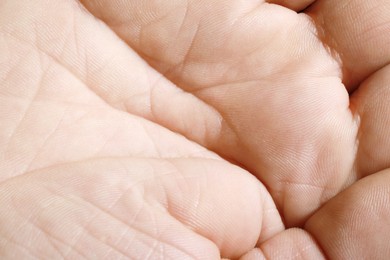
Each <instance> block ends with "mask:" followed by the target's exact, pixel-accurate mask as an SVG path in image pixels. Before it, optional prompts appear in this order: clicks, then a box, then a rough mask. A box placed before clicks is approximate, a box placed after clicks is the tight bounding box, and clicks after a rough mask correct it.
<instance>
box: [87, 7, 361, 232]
mask: <svg viewBox="0 0 390 260" xmlns="http://www.w3.org/2000/svg"><path fill="white" fill-rule="evenodd" d="M82 2H83V3H84V4H85V6H86V7H87V8H88V9H89V10H90V11H91V12H92V13H93V14H95V15H96V16H97V17H99V18H101V19H103V20H104V21H105V22H106V23H107V24H108V25H109V26H110V27H111V28H113V30H115V31H116V32H117V34H118V35H120V36H121V37H122V38H123V39H124V40H125V41H126V42H127V43H128V44H129V45H130V46H132V47H133V48H134V49H135V50H136V51H137V52H139V53H140V55H142V56H143V57H144V58H145V59H146V60H147V61H148V62H149V63H150V64H151V65H153V66H154V67H155V68H157V69H158V70H159V71H160V72H161V73H163V74H164V75H166V76H167V77H169V78H170V79H171V80H172V81H174V82H175V83H176V84H177V85H179V86H181V87H182V88H183V89H184V90H186V91H188V92H190V93H194V94H195V95H196V96H197V97H199V98H200V99H202V100H204V101H205V102H206V103H208V104H209V105H210V106H212V107H214V108H215V109H216V110H217V111H218V113H219V114H220V115H221V117H222V119H221V121H220V123H221V125H220V128H219V129H218V130H219V132H218V133H217V134H216V135H214V136H213V137H212V138H210V139H207V140H206V139H193V140H195V141H196V142H198V143H200V144H202V145H205V146H207V147H208V148H209V149H212V150H215V151H217V152H218V153H219V154H221V155H223V156H225V157H226V158H229V159H231V160H232V161H235V162H238V163H240V164H241V165H244V166H245V167H247V168H248V169H249V170H250V171H251V172H253V173H254V174H256V176H257V177H259V179H260V180H261V181H262V182H264V183H265V184H266V185H267V187H268V188H269V189H270V191H271V193H272V195H273V197H274V198H275V200H276V202H277V204H278V207H279V209H280V211H281V212H282V213H283V216H284V219H285V220H286V223H287V225H288V226H298V225H302V224H303V223H304V221H305V219H306V218H307V217H308V216H310V215H311V214H312V213H313V212H314V211H315V210H316V209H318V208H319V207H320V206H321V205H322V204H323V203H324V202H325V201H327V200H328V199H329V198H331V197H332V196H334V195H335V194H337V193H338V192H339V191H340V190H341V189H343V188H344V186H346V185H348V184H349V182H350V176H351V172H352V167H353V162H354V155H355V148H356V146H355V141H356V132H357V124H356V122H355V119H354V118H353V115H352V114H351V112H350V110H349V96H348V93H347V91H346V89H345V87H344V85H343V84H342V83H341V79H340V77H341V72H340V67H339V64H338V63H337V62H336V61H335V59H334V58H333V57H332V56H331V55H330V54H329V53H328V51H327V50H326V49H325V47H324V45H323V43H322V42H321V41H320V40H319V39H318V38H317V36H316V29H315V27H314V25H313V24H312V22H311V19H310V18H309V17H308V16H306V15H304V14H297V13H296V12H293V11H291V10H289V9H287V8H283V7H281V6H278V5H270V4H264V3H261V4H258V3H257V2H256V1H228V2H226V1H217V0H215V1H213V2H209V5H204V4H203V3H202V2H199V1H189V2H183V1H170V2H169V5H166V3H165V2H164V3H162V2H161V3H157V2H154V1H137V0H129V1H118V2H117V3H115V4H113V2H112V1H106V0H88V1H87V0H86V1H82ZM187 3H188V4H187ZM141 10H144V11H141ZM145 10H146V11H145ZM178 21H180V22H178ZM157 119H158V118H157ZM183 134H185V135H186V136H189V135H190V134H191V133H186V132H183ZM297 161H299V163H297ZM302 205H304V206H302Z"/></svg>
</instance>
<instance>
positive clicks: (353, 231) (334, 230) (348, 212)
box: [305, 170, 390, 259]
mask: <svg viewBox="0 0 390 260" xmlns="http://www.w3.org/2000/svg"><path fill="white" fill-rule="evenodd" d="M389 183H390V172H389V171H388V170H386V171H383V172H381V173H377V174H374V175H371V176H369V177H366V178H364V179H362V180H360V181H359V182H357V183H356V184H354V185H353V186H351V187H350V188H348V189H347V190H346V191H344V192H343V193H341V194H339V195H338V196H337V197H335V198H334V199H332V200H331V201H330V202H329V203H328V204H327V205H326V206H324V207H323V208H322V209H321V210H320V211H318V212H317V213H316V214H315V215H314V216H313V217H312V218H310V220H309V221H308V223H307V224H306V226H305V229H307V230H308V231H309V232H310V233H311V234H312V235H313V236H314V237H315V239H316V240H317V241H318V243H319V245H321V247H322V248H323V250H324V252H325V254H326V255H327V256H328V257H329V258H330V259H356V258H359V259H387V258H389V256H390V244H389V243H388V241H387V240H386V239H383V238H386V237H388V234H389V232H390V229H389V218H390V210H389V206H388V205H389V202H390V196H389V193H390V186H389Z"/></svg>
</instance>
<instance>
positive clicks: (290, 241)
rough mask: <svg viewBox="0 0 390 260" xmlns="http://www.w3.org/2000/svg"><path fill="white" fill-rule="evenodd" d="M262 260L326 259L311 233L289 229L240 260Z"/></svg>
mask: <svg viewBox="0 0 390 260" xmlns="http://www.w3.org/2000/svg"><path fill="white" fill-rule="evenodd" d="M262 259H264V260H265V259H268V260H273V259H326V257H325V256H324V254H323V253H322V250H321V249H320V248H319V246H318V245H317V243H316V242H315V241H314V239H313V238H312V237H311V236H310V234H309V233H307V232H306V231H303V230H301V229H289V230H286V231H283V232H281V233H279V234H278V235H276V236H275V237H273V238H271V239H269V240H268V241H266V242H264V243H263V244H261V245H260V247H259V248H257V249H253V250H251V251H250V252H249V253H247V254H245V255H244V256H243V257H241V258H240V260H262Z"/></svg>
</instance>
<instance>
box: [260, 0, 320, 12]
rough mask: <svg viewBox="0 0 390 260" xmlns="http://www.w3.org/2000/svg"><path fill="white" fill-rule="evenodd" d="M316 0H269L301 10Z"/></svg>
mask: <svg viewBox="0 0 390 260" xmlns="http://www.w3.org/2000/svg"><path fill="white" fill-rule="evenodd" d="M314 1H315V0H292V1H291V0H269V1H267V2H269V3H273V4H278V5H282V6H285V7H287V8H290V9H292V10H294V11H297V12H300V11H302V10H304V9H305V8H307V7H308V6H309V5H311V4H312V3H313V2H314Z"/></svg>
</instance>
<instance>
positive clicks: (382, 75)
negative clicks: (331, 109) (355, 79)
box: [352, 66, 390, 178]
mask: <svg viewBox="0 0 390 260" xmlns="http://www.w3.org/2000/svg"><path fill="white" fill-rule="evenodd" d="M389 73H390V66H387V67H385V68H384V69H382V70H380V71H378V72H377V73H375V74H374V75H372V76H371V77H370V78H368V79H367V80H366V81H365V82H364V83H363V84H362V85H361V86H360V88H359V89H358V91H357V92H356V93H355V94H354V95H353V96H352V103H353V107H354V109H355V111H356V113H357V114H358V115H359V116H360V129H359V149H358V152H357V157H356V171H357V174H358V177H359V178H362V177H365V176H367V175H370V174H373V173H376V172H379V171H382V170H384V169H387V168H389V167H390V152H389V147H390V138H389V134H388V130H389V128H390V119H389V116H388V115H389V113H390V104H389V102H388V100H389V98H390V74H389Z"/></svg>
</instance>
